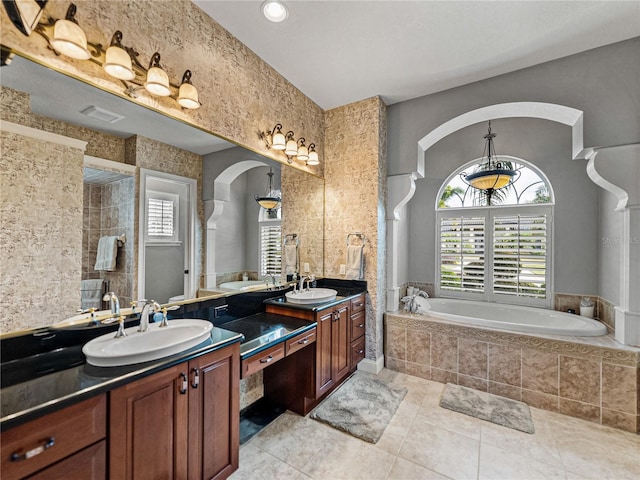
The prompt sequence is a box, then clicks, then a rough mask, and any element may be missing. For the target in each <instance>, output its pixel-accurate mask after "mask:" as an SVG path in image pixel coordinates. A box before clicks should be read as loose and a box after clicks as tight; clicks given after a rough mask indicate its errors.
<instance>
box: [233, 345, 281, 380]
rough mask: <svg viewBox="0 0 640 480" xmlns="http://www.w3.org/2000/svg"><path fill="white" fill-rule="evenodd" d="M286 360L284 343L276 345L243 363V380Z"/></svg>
mask: <svg viewBox="0 0 640 480" xmlns="http://www.w3.org/2000/svg"><path fill="white" fill-rule="evenodd" d="M283 358H284V343H280V344H278V345H275V346H273V347H271V348H269V349H267V350H264V351H262V352H260V353H257V354H255V355H254V356H252V357H249V358H247V359H246V360H243V361H242V378H245V377H248V376H249V375H253V374H254V373H256V372H259V371H260V370H262V369H263V368H266V367H268V366H269V365H273V364H274V363H276V362H277V361H278V360H282V359H283Z"/></svg>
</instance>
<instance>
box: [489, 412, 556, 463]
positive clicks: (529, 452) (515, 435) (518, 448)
mask: <svg viewBox="0 0 640 480" xmlns="http://www.w3.org/2000/svg"><path fill="white" fill-rule="evenodd" d="M534 426H535V433H533V434H530V433H524V432H520V431H518V430H514V429H512V428H507V427H503V426H500V425H495V424H493V423H490V422H485V424H484V425H482V434H481V435H482V436H481V442H482V445H485V444H487V445H493V446H496V447H499V448H501V449H503V450H506V451H508V452H511V453H516V454H519V455H522V456H525V457H528V458H531V459H533V460H537V461H539V462H542V463H546V464H548V465H554V466H556V467H562V458H561V457H560V452H559V451H558V447H557V445H556V441H555V438H554V436H553V433H552V431H551V428H550V427H549V425H548V424H547V423H546V422H545V421H543V420H538V421H536V419H535V418H534Z"/></svg>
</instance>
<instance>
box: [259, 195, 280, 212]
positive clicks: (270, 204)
mask: <svg viewBox="0 0 640 480" xmlns="http://www.w3.org/2000/svg"><path fill="white" fill-rule="evenodd" d="M256 202H258V205H260V206H261V207H262V208H265V209H267V210H273V209H274V208H278V207H279V206H280V199H279V198H278V197H257V198H256Z"/></svg>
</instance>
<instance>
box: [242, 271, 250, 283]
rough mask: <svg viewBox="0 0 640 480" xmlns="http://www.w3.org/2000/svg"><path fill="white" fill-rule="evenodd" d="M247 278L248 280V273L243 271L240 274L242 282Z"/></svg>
mask: <svg viewBox="0 0 640 480" xmlns="http://www.w3.org/2000/svg"><path fill="white" fill-rule="evenodd" d="M247 280H249V275H247V272H244V273H243V274H242V281H243V282H246V281H247Z"/></svg>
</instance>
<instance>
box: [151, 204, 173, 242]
mask: <svg viewBox="0 0 640 480" xmlns="http://www.w3.org/2000/svg"><path fill="white" fill-rule="evenodd" d="M173 215H174V202H173V200H162V199H159V198H149V203H148V205H147V236H149V237H172V236H173V233H174V232H173Z"/></svg>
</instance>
